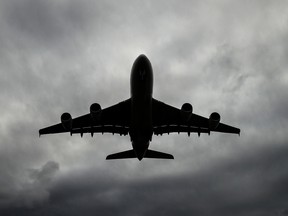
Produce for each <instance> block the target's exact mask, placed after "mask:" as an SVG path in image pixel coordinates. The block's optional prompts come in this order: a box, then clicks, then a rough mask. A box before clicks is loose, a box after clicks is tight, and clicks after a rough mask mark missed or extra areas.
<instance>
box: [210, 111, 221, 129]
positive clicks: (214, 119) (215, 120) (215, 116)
mask: <svg viewBox="0 0 288 216" xmlns="http://www.w3.org/2000/svg"><path fill="white" fill-rule="evenodd" d="M219 122H220V115H219V113H217V112H213V113H211V115H210V117H209V129H210V130H215V129H216V128H217V127H218V125H219Z"/></svg>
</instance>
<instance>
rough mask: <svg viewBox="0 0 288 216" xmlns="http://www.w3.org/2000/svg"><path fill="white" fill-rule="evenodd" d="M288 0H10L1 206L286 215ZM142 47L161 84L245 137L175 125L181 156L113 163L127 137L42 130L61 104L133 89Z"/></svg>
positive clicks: (0, 54)
mask: <svg viewBox="0 0 288 216" xmlns="http://www.w3.org/2000/svg"><path fill="white" fill-rule="evenodd" d="M287 8H288V3H287V2H286V1H281V0H277V1H268V0H267V1H266V0H265V1H262V0H261V1H260V0H259V1H226V0H217V1H209V0H207V1H197V0H193V1H185V0H183V1H182V0H181V1H174V0H169V1H162V0H161V1H145V2H143V1H130V0H124V1H121V3H120V2H116V1H101V0H100V1H93V0H84V1H76V0H60V1H59V0H57V1H56V0H48V1H47V0H46V1H44V0H23V1H17V0H9V1H8V0H3V1H1V2H0V28H1V31H0V75H1V78H0V103H1V106H0V119H1V121H0V136H1V141H0V184H1V187H0V214H1V215H8V216H9V215H79V214H85V215H88V216H89V215H95V214H97V215H98V214H99V215H147V214H149V215H176V214H177V215H212V214H213V215H214V214H215V215H239V216H242V215H245V216H246V215H248V216H250V215H251V216H256V215H264V216H265V215H269V216H270V215H287V212H288V202H287V200H288V191H287V181H288V174H287V170H288V161H287V160H288V159H287V158H288V157H287V156H288V143H287V139H288V137H287V130H288V124H287V120H288V112H287V110H288V96H287V92H288V75H287V66H288V62H287V59H288V44H287V36H288V9H287ZM141 53H144V54H146V55H147V57H148V58H149V59H150V60H151V63H152V66H153V69H154V92H153V96H154V97H155V98H157V99H159V100H161V101H164V102H166V103H168V104H171V105H173V106H176V107H181V105H182V104H183V103H185V102H190V103H191V104H192V105H193V108H194V112H195V113H197V114H200V115H203V116H209V115H210V113H211V112H213V111H217V112H219V113H220V114H221V119H222V120H223V122H224V123H228V124H231V125H234V126H236V127H239V128H241V136H240V137H238V136H234V135H225V134H211V136H207V135H201V137H200V138H198V137H197V135H195V136H191V137H188V136H187V135H183V134H182V135H178V134H172V135H169V136H162V137H153V140H152V143H151V149H155V150H160V151H164V152H169V153H171V154H173V155H174V156H175V160H173V161H165V160H153V159H151V160H148V159H147V160H145V159H144V160H143V161H141V162H139V161H137V160H121V161H106V160H105V157H106V155H108V154H111V153H114V152H118V151H123V150H127V149H130V148H131V144H130V140H129V137H118V136H110V135H104V136H102V135H97V136H94V138H91V137H89V136H88V135H86V136H85V135H84V137H83V138H82V139H81V138H80V137H78V136H72V137H70V135H68V134H62V135H51V136H42V137H41V138H39V137H38V130H39V129H40V128H43V127H46V126H48V125H51V124H55V123H58V122H59V121H60V115H61V114H62V113H63V112H70V113H71V115H72V116H73V117H75V116H79V115H82V114H86V113H88V111H89V106H90V104H92V103H93V102H98V103H100V104H101V106H102V107H103V108H105V107H107V106H110V105H113V104H115V103H118V102H119V101H121V100H125V99H127V98H129V92H130V89H129V78H130V70H131V66H132V64H133V61H134V60H135V58H136V57H137V56H138V55H140V54H141Z"/></svg>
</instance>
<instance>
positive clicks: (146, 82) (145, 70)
mask: <svg viewBox="0 0 288 216" xmlns="http://www.w3.org/2000/svg"><path fill="white" fill-rule="evenodd" d="M130 85H131V118H130V119H131V122H130V132H129V134H130V137H131V141H132V147H133V149H134V151H135V154H136V156H137V158H138V159H139V160H141V159H142V158H143V157H144V155H145V153H146V151H147V149H148V147H149V142H150V141H151V139H152V134H153V131H152V93H153V70H152V66H151V63H150V61H149V59H148V58H147V57H146V56H145V55H140V56H139V57H138V58H137V59H136V60H135V62H134V64H133V66H132V70H131V78H130Z"/></svg>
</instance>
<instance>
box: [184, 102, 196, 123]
mask: <svg viewBox="0 0 288 216" xmlns="http://www.w3.org/2000/svg"><path fill="white" fill-rule="evenodd" d="M192 112H193V107H192V105H191V104H190V103H184V104H183V105H182V107H181V119H182V121H184V122H188V121H189V120H190V118H191V116H192Z"/></svg>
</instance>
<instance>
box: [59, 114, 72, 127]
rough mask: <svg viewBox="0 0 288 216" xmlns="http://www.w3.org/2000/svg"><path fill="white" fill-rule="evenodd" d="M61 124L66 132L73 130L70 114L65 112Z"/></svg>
mask: <svg viewBox="0 0 288 216" xmlns="http://www.w3.org/2000/svg"><path fill="white" fill-rule="evenodd" d="M61 123H62V126H63V128H64V129H65V130H69V131H70V130H71V129H72V117H71V115H70V113H67V112H65V113H63V114H62V115H61Z"/></svg>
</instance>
